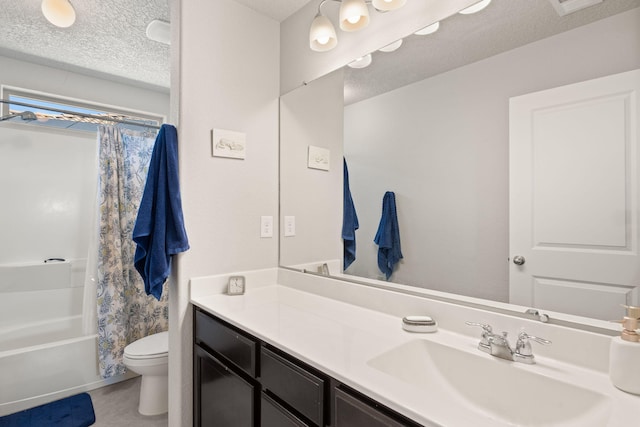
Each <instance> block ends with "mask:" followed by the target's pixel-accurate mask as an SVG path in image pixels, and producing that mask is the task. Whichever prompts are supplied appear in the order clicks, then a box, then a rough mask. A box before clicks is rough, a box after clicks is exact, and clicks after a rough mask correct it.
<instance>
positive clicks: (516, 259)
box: [513, 255, 525, 265]
mask: <svg viewBox="0 0 640 427" xmlns="http://www.w3.org/2000/svg"><path fill="white" fill-rule="evenodd" d="M524 261H525V260H524V257H523V256H522V255H516V256H514V257H513V263H514V264H515V265H522V264H524Z"/></svg>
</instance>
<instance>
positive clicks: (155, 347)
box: [124, 332, 169, 357]
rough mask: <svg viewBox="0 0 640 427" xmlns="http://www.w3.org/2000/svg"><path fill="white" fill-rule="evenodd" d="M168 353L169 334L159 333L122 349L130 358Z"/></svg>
mask: <svg viewBox="0 0 640 427" xmlns="http://www.w3.org/2000/svg"><path fill="white" fill-rule="evenodd" d="M168 352H169V332H159V333H157V334H153V335H149V336H146V337H144V338H140V339H139V340H137V341H134V342H132V343H131V344H129V345H128V346H126V347H125V348H124V353H125V354H126V355H127V356H131V357H149V356H154V355H159V354H166V353H168Z"/></svg>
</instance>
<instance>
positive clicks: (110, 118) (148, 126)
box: [0, 99, 160, 129]
mask: <svg viewBox="0 0 640 427" xmlns="http://www.w3.org/2000/svg"><path fill="white" fill-rule="evenodd" d="M0 103H3V104H13V105H19V106H21V107H28V108H35V109H38V110H47V111H55V112H57V113H62V114H70V115H73V116H80V117H86V118H89V119H95V120H105V121H109V122H115V123H122V124H125V125H133V126H140V127H145V128H150V129H160V126H157V125H152V124H144V123H138V122H132V121H130V120H121V119H114V118H113V117H103V116H96V115H94V114H86V113H78V112H75V111H68V110H62V109H60V108H49V107H44V106H41V105H33V104H27V103H24V102H17V101H9V100H6V99H0Z"/></svg>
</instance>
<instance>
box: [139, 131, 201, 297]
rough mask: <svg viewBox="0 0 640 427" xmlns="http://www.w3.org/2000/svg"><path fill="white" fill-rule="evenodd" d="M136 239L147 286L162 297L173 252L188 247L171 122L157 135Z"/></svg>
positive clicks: (176, 136) (175, 145)
mask: <svg viewBox="0 0 640 427" xmlns="http://www.w3.org/2000/svg"><path fill="white" fill-rule="evenodd" d="M133 241H134V242H135V243H136V244H137V247H136V252H135V255H134V265H135V268H136V270H138V273H140V276H142V280H143V281H144V290H145V291H146V292H147V295H153V296H154V297H156V299H158V300H159V299H160V297H161V296H162V285H163V284H164V282H165V281H166V280H167V278H168V277H169V274H170V273H171V256H172V255H174V254H177V253H179V252H184V251H186V250H187V249H189V241H188V240H187V233H186V231H185V228H184V218H183V216H182V203H181V199H180V185H179V182H178V133H177V131H176V128H175V127H173V126H171V125H166V124H165V125H162V127H161V128H160V132H158V136H157V137H156V142H155V145H154V147H153V153H152V154H151V162H150V164H149V173H148V175H147V182H146V184H145V187H144V193H143V194H142V201H141V202H140V208H139V210H138V217H137V219H136V224H135V227H134V228H133Z"/></svg>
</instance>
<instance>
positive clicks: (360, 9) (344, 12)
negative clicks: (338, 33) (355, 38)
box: [339, 0, 369, 31]
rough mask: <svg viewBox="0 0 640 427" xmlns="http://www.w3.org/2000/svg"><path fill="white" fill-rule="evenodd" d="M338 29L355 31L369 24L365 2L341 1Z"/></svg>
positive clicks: (361, 0) (358, 0)
mask: <svg viewBox="0 0 640 427" xmlns="http://www.w3.org/2000/svg"><path fill="white" fill-rule="evenodd" d="M339 19H340V29H341V30H343V31H357V30H360V29H362V28H364V27H366V26H367V25H368V24H369V9H367V4H366V3H365V0H342V4H341V5H340V17H339Z"/></svg>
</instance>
